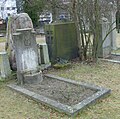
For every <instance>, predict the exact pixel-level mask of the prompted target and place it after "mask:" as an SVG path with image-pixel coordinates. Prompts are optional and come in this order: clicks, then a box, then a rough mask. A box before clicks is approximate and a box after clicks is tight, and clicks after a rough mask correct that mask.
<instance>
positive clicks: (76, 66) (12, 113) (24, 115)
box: [0, 62, 120, 119]
mask: <svg viewBox="0 0 120 119" xmlns="http://www.w3.org/2000/svg"><path fill="white" fill-rule="evenodd" d="M48 73H51V74H54V75H58V76H61V77H65V78H70V79H73V80H77V81H83V82H89V83H92V84H95V85H99V86H103V87H106V88H109V89H111V90H112V92H111V95H110V96H108V97H107V98H104V99H102V100H100V101H98V102H97V103H96V104H94V105H91V106H89V107H88V108H87V109H85V110H83V111H81V112H80V113H79V114H78V115H77V116H76V117H74V119H120V65H119V64H113V63H107V62H99V63H98V64H96V65H93V64H91V65H87V64H80V63H73V64H72V66H71V68H68V69H59V70H55V69H51V70H49V71H48ZM8 83H9V82H7V83H4V82H0V119H72V117H69V116H67V115H65V114H63V113H59V112H57V111H55V110H54V109H51V108H49V107H46V106H44V105H41V104H40V103H36V102H35V101H32V100H30V99H28V98H26V97H24V96H22V95H20V94H17V93H15V92H13V91H11V90H10V89H9V88H7V87H6V85H7V84H8Z"/></svg>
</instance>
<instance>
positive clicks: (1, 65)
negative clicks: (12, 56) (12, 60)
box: [0, 52, 11, 78]
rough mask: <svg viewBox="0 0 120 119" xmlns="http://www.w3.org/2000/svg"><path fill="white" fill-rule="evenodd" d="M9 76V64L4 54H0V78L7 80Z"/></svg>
mask: <svg viewBox="0 0 120 119" xmlns="http://www.w3.org/2000/svg"><path fill="white" fill-rule="evenodd" d="M10 74H11V70H10V64H9V60H8V56H7V53H6V52H0V77H1V78H7V77H9V76H10Z"/></svg>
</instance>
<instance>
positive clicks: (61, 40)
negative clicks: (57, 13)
mask: <svg viewBox="0 0 120 119" xmlns="http://www.w3.org/2000/svg"><path fill="white" fill-rule="evenodd" d="M45 35H46V43H47V45H48V52H49V57H50V61H51V62H52V63H55V61H56V59H57V58H62V59H65V60H71V59H74V58H76V57H78V42H77V34H76V28H75V23H74V22H65V23H52V24H47V25H45Z"/></svg>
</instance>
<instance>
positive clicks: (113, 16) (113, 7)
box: [110, 5, 117, 50]
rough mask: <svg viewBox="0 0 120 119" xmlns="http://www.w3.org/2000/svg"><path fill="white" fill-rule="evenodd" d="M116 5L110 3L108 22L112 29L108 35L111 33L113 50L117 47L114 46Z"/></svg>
mask: <svg viewBox="0 0 120 119" xmlns="http://www.w3.org/2000/svg"><path fill="white" fill-rule="evenodd" d="M116 10H117V9H116V7H115V6H114V5H111V9H110V24H112V25H111V29H114V28H115V29H114V30H113V31H112V32H111V33H110V35H111V46H112V49H113V50H116V49H117V46H116V37H117V36H116V32H117V31H116V12H117V11H116Z"/></svg>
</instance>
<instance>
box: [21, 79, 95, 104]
mask: <svg viewBox="0 0 120 119" xmlns="http://www.w3.org/2000/svg"><path fill="white" fill-rule="evenodd" d="M23 87H24V88H26V89H28V90H30V91H32V92H35V93H37V94H40V95H42V96H45V97H47V98H50V99H52V100H55V101H57V102H60V103H62V104H65V105H69V106H72V105H75V104H78V103H79V102H81V101H83V100H84V99H86V98H87V97H89V96H91V95H93V94H94V93H96V92H97V90H93V89H90V88H86V87H85V86H81V85H75V84H71V83H68V82H64V81H60V80H58V79H51V78H46V77H45V78H44V79H43V81H42V82H41V83H39V84H25V85H24V86H23Z"/></svg>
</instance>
